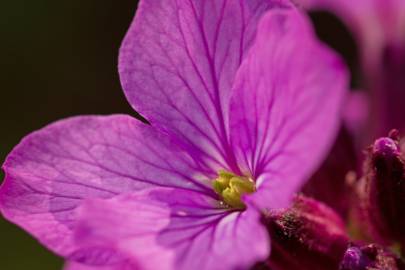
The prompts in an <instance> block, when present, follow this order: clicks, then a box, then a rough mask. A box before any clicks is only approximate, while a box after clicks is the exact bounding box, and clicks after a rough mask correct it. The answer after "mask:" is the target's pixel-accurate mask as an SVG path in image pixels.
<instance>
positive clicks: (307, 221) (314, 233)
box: [258, 196, 348, 270]
mask: <svg viewBox="0 0 405 270" xmlns="http://www.w3.org/2000/svg"><path fill="white" fill-rule="evenodd" d="M265 224H266V226H267V228H268V230H269V233H270V235H271V246H272V251H271V256H270V259H269V260H268V261H267V262H266V265H267V266H268V267H270V269H272V270H284V269H295V270H306V269H308V270H309V269H311V270H318V269H319V270H324V269H337V268H338V266H339V263H340V261H341V259H342V257H343V254H344V252H345V250H346V248H347V246H348V238H347V236H346V233H345V230H344V225H343V222H342V220H341V219H340V217H339V216H338V215H337V214H336V213H335V212H334V211H333V210H332V209H331V208H329V207H327V206H326V205H324V204H323V203H320V202H318V201H316V200H314V199H310V198H307V197H304V196H297V197H296V198H295V201H294V204H293V206H292V207H291V208H289V209H287V210H285V211H281V212H279V213H270V214H269V215H268V216H266V217H265ZM258 269H260V268H258ZM261 269H264V268H261Z"/></svg>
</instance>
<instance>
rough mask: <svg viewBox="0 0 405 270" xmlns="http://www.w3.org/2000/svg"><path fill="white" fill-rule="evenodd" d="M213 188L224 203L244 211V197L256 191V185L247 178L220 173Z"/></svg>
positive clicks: (225, 172)
mask: <svg viewBox="0 0 405 270" xmlns="http://www.w3.org/2000/svg"><path fill="white" fill-rule="evenodd" d="M212 186H213V188H214V190H215V192H216V193H218V194H219V195H220V196H221V197H222V199H223V201H224V203H226V204H227V205H228V206H230V207H232V208H237V209H244V208H245V207H246V206H245V204H244V203H243V201H242V196H243V195H245V194H251V193H253V192H255V191H256V187H255V183H254V182H253V181H252V180H251V179H250V178H248V177H246V176H237V175H235V174H233V173H231V172H227V171H219V173H218V178H216V179H215V180H214V182H213V183H212Z"/></svg>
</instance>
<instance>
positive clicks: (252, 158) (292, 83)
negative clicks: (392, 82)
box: [230, 10, 347, 208]
mask: <svg viewBox="0 0 405 270" xmlns="http://www.w3.org/2000/svg"><path fill="white" fill-rule="evenodd" d="M346 87H347V74H346V69H345V67H344V65H343V63H342V61H341V60H340V59H339V58H338V57H337V56H336V55H335V54H333V53H332V52H331V51H330V50H328V49H327V48H326V47H325V46H324V45H322V44H320V43H319V42H318V41H317V40H316V38H315V36H314V33H313V31H312V29H311V27H310V24H309V23H308V21H307V20H306V18H305V17H304V16H303V15H301V14H300V13H298V12H297V11H296V10H278V11H270V12H269V13H267V14H266V15H265V16H264V18H263V19H262V21H261V23H260V24H259V27H258V34H257V39H256V42H255V44H254V45H253V47H252V49H251V51H250V53H249V55H248V57H247V58H246V60H245V61H244V63H243V64H242V66H241V68H240V70H239V72H238V75H237V79H236V84H235V88H234V89H235V92H234V93H233V96H232V100H231V118H230V119H231V134H232V142H233V146H234V148H235V151H236V152H237V158H238V160H239V162H240V163H241V164H244V165H243V170H245V171H248V172H250V174H251V175H252V176H253V177H254V178H255V179H256V180H257V183H258V186H259V190H258V192H256V193H255V194H254V195H253V196H252V197H253V198H254V200H256V203H258V204H259V205H260V206H261V207H271V208H273V207H274V208H279V207H284V206H286V204H287V202H288V201H289V199H290V198H291V195H292V194H293V193H294V192H295V191H296V190H297V189H298V188H299V186H300V185H301V184H302V183H303V181H305V180H307V177H308V176H309V174H311V173H312V172H313V171H314V170H315V169H316V167H317V166H318V165H319V164H320V162H321V161H322V159H323V158H324V157H325V154H326V153H327V151H328V150H329V148H330V146H331V144H332V143H333V139H334V137H335V135H336V133H337V128H338V126H339V123H340V105H341V103H342V100H343V97H344V94H345V93H346V92H345V89H346Z"/></svg>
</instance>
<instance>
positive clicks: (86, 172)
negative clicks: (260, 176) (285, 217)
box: [0, 115, 213, 255]
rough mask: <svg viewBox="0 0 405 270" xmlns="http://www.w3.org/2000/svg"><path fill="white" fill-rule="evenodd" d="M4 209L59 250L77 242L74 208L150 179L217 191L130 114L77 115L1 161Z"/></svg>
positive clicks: (35, 136)
mask: <svg viewBox="0 0 405 270" xmlns="http://www.w3.org/2000/svg"><path fill="white" fill-rule="evenodd" d="M3 169H4V171H5V173H6V177H5V181H4V183H3V184H2V186H1V188H0V210H1V212H2V214H3V215H4V216H5V217H6V218H7V219H9V220H10V221H12V222H14V223H16V224H18V225H20V226H21V227H23V228H24V229H26V230H27V231H29V232H30V233H32V234H33V235H34V236H35V237H36V238H38V239H39V240H40V241H41V242H42V243H43V244H44V245H45V246H47V247H48V248H50V249H52V250H53V251H55V252H57V253H58V254H60V255H67V254H70V253H71V252H73V251H74V250H75V245H74V243H72V239H71V231H72V228H73V227H74V225H75V220H76V219H75V216H74V212H75V208H76V207H77V206H78V205H79V204H80V203H81V202H82V200H83V199H85V198H109V197H112V196H114V195H117V194H120V193H124V192H130V191H133V190H139V189H143V188H145V187H150V186H169V187H178V188H182V189H186V190H195V191H197V192H202V193H206V194H212V193H213V191H212V190H211V188H210V187H207V186H206V185H205V184H202V183H201V182H197V180H194V179H199V177H200V178H201V179H207V178H208V179H211V178H212V176H211V175H205V176H204V175H203V174H202V173H199V170H198V167H197V165H196V162H195V161H194V160H192V159H191V158H190V157H189V156H188V155H187V153H185V152H184V151H182V150H181V149H179V148H177V147H176V142H174V141H172V140H169V139H168V138H167V137H166V136H165V135H163V134H160V133H157V132H156V131H155V129H154V128H152V127H151V126H148V125H145V124H143V123H141V122H140V121H138V120H136V119H134V118H131V117H129V116H123V115H115V116H108V117H96V116H94V117H93V116H88V117H75V118H70V119H68V120H64V121H60V122H57V123H55V124H52V125H50V126H48V127H46V128H44V129H42V130H40V131H37V132H34V133H32V134H31V135H29V136H27V137H26V138H25V139H24V140H23V141H22V142H21V143H20V144H19V145H18V146H17V147H16V148H15V149H14V150H13V151H12V152H11V154H10V155H9V156H8V157H7V160H6V162H5V163H4V165H3Z"/></svg>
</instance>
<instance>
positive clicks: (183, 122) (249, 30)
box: [119, 0, 281, 171]
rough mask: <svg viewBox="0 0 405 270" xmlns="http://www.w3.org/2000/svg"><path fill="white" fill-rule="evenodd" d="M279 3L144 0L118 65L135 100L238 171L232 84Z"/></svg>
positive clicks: (157, 121)
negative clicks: (231, 124)
mask: <svg viewBox="0 0 405 270" xmlns="http://www.w3.org/2000/svg"><path fill="white" fill-rule="evenodd" d="M273 2H276V4H277V3H278V2H281V1H273ZM273 2H272V1H267V0H252V1H227V0H205V1H202V0H197V1H195V0H194V1H191V0H176V1H163V0H148V1H146V0H144V1H141V2H140V4H139V7H138V11H137V15H136V18H135V20H134V21H133V23H132V25H131V27H130V29H129V32H128V34H127V36H126V38H125V40H124V43H123V45H122V48H121V52H120V61H119V71H120V75H121V82H122V85H123V88H124V90H125V94H126V96H127V98H128V100H129V101H130V103H131V104H132V106H133V107H134V108H135V109H136V110H137V111H139V112H140V113H141V114H143V115H144V116H145V117H146V118H147V119H148V120H149V121H150V122H151V123H152V125H154V126H157V127H159V128H162V129H164V130H165V131H166V132H168V133H169V134H171V135H174V136H175V137H177V138H181V139H182V141H183V143H184V144H185V145H187V148H190V149H192V150H193V151H194V152H195V153H196V154H198V155H201V156H203V157H205V161H206V163H208V164H211V166H212V165H213V164H214V165H215V166H217V167H218V168H220V169H232V170H236V171H237V165H236V163H235V160H234V156H233V153H232V151H231V149H230V147H229V143H228V139H227V134H228V132H229V131H228V123H227V119H228V108H229V95H230V90H231V86H232V83H233V80H234V77H235V73H236V71H237V69H238V67H239V65H240V63H241V61H242V59H243V58H244V57H245V52H246V51H247V49H248V48H249V47H250V45H251V43H252V40H253V38H254V36H255V31H256V25H257V21H258V19H259V18H260V17H261V15H262V14H263V12H264V11H265V10H266V9H268V8H269V7H270V5H276V4H274V3H273ZM271 3H272V4H271ZM278 5H280V4H278Z"/></svg>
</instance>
